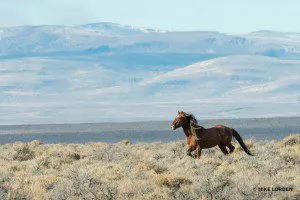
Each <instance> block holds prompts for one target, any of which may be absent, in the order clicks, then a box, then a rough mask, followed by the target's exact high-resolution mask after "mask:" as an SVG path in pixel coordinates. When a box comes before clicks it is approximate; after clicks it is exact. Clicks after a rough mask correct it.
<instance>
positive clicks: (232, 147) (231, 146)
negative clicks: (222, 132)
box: [226, 143, 235, 153]
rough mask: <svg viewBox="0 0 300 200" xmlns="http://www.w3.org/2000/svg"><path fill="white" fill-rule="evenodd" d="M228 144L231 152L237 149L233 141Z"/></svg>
mask: <svg viewBox="0 0 300 200" xmlns="http://www.w3.org/2000/svg"><path fill="white" fill-rule="evenodd" d="M226 146H227V147H228V148H229V149H230V152H229V153H232V152H233V151H234V149H235V147H234V146H233V145H232V144H231V143H229V144H227V145H226Z"/></svg>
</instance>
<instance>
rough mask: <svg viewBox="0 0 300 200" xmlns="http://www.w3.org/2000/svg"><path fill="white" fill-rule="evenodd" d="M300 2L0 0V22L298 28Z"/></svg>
mask: <svg viewBox="0 0 300 200" xmlns="http://www.w3.org/2000/svg"><path fill="white" fill-rule="evenodd" d="M299 10H300V0H205V1H204V0H181V1H179V0H148V1H145V0H105V1H104V0H0V26H16V25H41V24H43V25H44V24H63V25H77V24H85V23H94V22H103V21H106V22H116V23H120V24H124V25H134V26H145V27H149V28H158V29H165V30H210V31H220V32H225V33H247V32H252V31H257V30H275V31H285V32H289V31H290V32H300V26H299V19H300V11H299Z"/></svg>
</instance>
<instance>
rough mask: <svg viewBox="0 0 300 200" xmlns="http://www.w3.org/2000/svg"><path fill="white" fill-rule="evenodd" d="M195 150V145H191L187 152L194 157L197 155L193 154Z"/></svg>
mask: <svg viewBox="0 0 300 200" xmlns="http://www.w3.org/2000/svg"><path fill="white" fill-rule="evenodd" d="M194 150H195V148H194V147H189V148H188V150H187V152H186V154H187V155H188V156H190V157H193V158H194V157H195V156H193V155H192V152H193V151H194Z"/></svg>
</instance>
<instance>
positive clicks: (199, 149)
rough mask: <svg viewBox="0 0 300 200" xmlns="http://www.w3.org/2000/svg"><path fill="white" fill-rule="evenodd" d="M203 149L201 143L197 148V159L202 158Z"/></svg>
mask: <svg viewBox="0 0 300 200" xmlns="http://www.w3.org/2000/svg"><path fill="white" fill-rule="evenodd" d="M201 150H202V149H201V147H200V145H199V144H198V145H197V148H196V155H197V156H196V158H197V159H200V157H201Z"/></svg>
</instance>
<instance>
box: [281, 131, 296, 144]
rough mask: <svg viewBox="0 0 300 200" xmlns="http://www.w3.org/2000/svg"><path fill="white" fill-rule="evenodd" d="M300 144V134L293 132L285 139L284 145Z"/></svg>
mask: <svg viewBox="0 0 300 200" xmlns="http://www.w3.org/2000/svg"><path fill="white" fill-rule="evenodd" d="M299 144H300V135H299V134H291V135H289V136H287V137H285V138H284V139H283V142H282V145H284V146H294V145H299Z"/></svg>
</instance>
